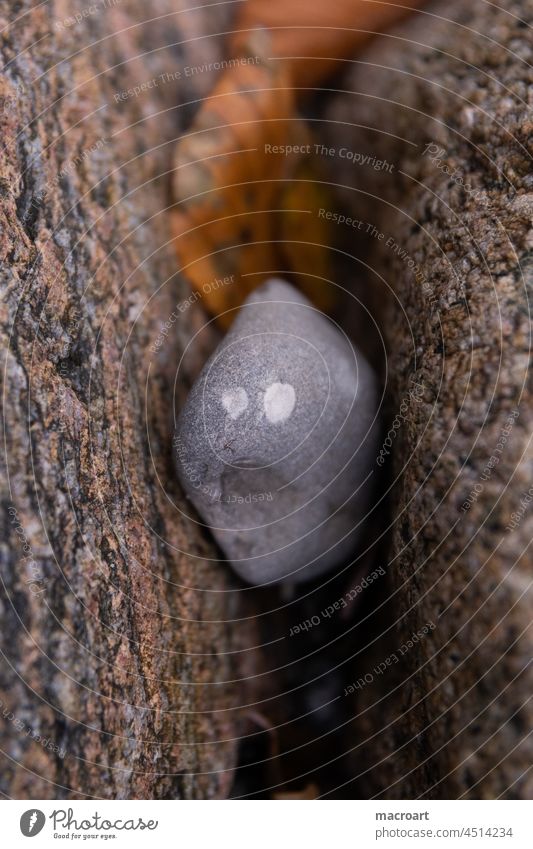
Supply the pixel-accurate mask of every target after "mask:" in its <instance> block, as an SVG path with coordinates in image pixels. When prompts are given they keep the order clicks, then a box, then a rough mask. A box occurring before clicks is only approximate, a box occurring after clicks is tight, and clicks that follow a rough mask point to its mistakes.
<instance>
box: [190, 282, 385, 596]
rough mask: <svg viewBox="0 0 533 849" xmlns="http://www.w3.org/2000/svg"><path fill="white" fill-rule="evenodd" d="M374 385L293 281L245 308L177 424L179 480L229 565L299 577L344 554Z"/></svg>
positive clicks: (353, 534) (359, 520) (368, 485)
mask: <svg viewBox="0 0 533 849" xmlns="http://www.w3.org/2000/svg"><path fill="white" fill-rule="evenodd" d="M377 409H378V386H377V382H376V378H375V376H374V373H373V371H372V370H371V368H370V366H369V365H368V363H367V362H366V360H365V359H364V357H363V356H362V355H361V354H360V353H359V352H358V351H357V350H356V348H355V347H354V346H353V345H352V344H351V343H350V341H349V340H348V339H347V337H346V336H345V335H344V334H343V333H342V332H341V331H340V330H339V329H338V328H337V327H336V326H335V324H334V323H333V322H331V321H330V320H329V319H328V318H326V316H324V315H323V314H322V313H321V312H320V311H318V310H316V309H315V308H314V307H313V306H312V305H311V303H310V302H309V301H308V300H307V299H306V298H305V297H303V296H302V295H301V294H300V293H299V292H297V291H296V290H295V289H294V288H293V287H292V286H290V285H289V284H287V283H285V282H283V281H281V280H278V279H272V280H270V281H268V282H267V283H265V284H264V285H263V286H261V288H259V289H258V290H256V291H255V292H254V293H253V294H252V295H251V296H250V297H249V298H248V299H247V301H246V302H245V303H244V305H243V306H242V308H241V310H240V312H239V315H238V317H237V319H236V321H235V323H234V325H233V326H232V328H231V329H230V331H229V333H228V334H227V336H226V337H225V339H224V340H223V341H222V342H221V344H220V345H219V347H218V348H217V350H216V351H215V353H214V354H213V355H212V357H211V358H210V359H209V361H208V362H207V364H206V365H205V367H204V369H203V371H202V373H201V374H200V377H199V378H198V380H197V382H196V383H195V385H194V386H193V388H192V390H191V393H190V395H189V397H188V399H187V402H186V404H185V407H184V409H183V410H182V412H181V414H180V417H179V419H178V423H177V428H176V433H175V436H174V450H175V458H176V464H177V470H178V474H179V478H180V481H181V483H182V485H183V487H184V489H185V491H186V493H187V495H188V496H189V498H190V499H191V501H192V502H193V504H194V506H195V507H196V509H197V510H198V512H199V513H200V515H201V516H202V518H203V520H204V521H205V523H206V524H207V525H208V526H209V528H210V529H211V531H212V533H213V535H214V537H215V538H216V540H217V542H218V544H219V546H220V548H221V549H222V551H223V552H224V554H225V556H226V558H227V559H228V560H229V561H230V562H231V564H232V566H233V568H234V569H235V570H236V572H237V573H238V574H239V575H240V576H241V577H242V578H244V579H245V580H246V581H248V582H249V583H252V584H268V583H274V582H278V581H285V582H289V583H297V582H300V581H304V580H308V579H310V578H314V577H316V576H317V575H320V574H321V573H324V572H326V571H327V570H330V569H333V568H334V567H335V566H338V565H339V564H343V563H345V562H346V561H347V558H349V557H350V556H351V555H352V554H353V552H354V549H355V546H356V544H357V540H358V538H359V535H360V531H361V528H362V524H363V522H364V517H365V512H366V509H367V507H368V504H369V499H370V497H371V492H372V484H373V478H374V477H375V472H374V471H373V470H374V469H375V468H376V465H375V456H376V442H377V434H378V426H377V421H376V416H377V412H376V411H377Z"/></svg>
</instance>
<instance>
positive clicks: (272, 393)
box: [263, 383, 296, 424]
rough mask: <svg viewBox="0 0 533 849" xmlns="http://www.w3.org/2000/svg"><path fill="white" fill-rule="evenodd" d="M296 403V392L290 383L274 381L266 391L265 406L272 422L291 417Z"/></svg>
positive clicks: (282, 420) (275, 422) (267, 415)
mask: <svg viewBox="0 0 533 849" xmlns="http://www.w3.org/2000/svg"><path fill="white" fill-rule="evenodd" d="M295 404H296V392H295V391H294V387H293V386H291V384H290V383H272V384H271V385H270V386H269V387H268V389H267V390H266V392H265V397H264V399H263V406H264V408H265V413H266V417H267V419H268V420H269V422H272V424H279V422H284V421H285V420H286V419H288V418H289V416H290V415H291V413H292V411H293V410H294V405H295Z"/></svg>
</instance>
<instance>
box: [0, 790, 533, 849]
mask: <svg viewBox="0 0 533 849" xmlns="http://www.w3.org/2000/svg"><path fill="white" fill-rule="evenodd" d="M205 806H209V807H207V808H206V807H205ZM202 808H203V810H202ZM268 808H270V810H268ZM532 815H533V808H532V803H531V802H513V801H498V802H491V801H489V802H481V801H479V802H477V801H473V802H469V801H459V802H452V801H443V802H375V801H322V802H320V801H299V802H298V804H297V803H296V802H294V801H293V802H290V803H287V802H281V801H278V802H262V801H225V802H224V801H220V802H219V801H216V802H210V801H198V802H194V801H164V802H161V801H158V802H154V801H97V800H94V801H86V800H84V801H79V802H78V801H75V802H62V801H60V802H54V801H48V800H47V801H35V802H33V803H31V804H30V803H29V802H19V801H9V802H7V801H6V802H5V803H4V807H3V823H4V825H3V828H2V837H1V842H2V846H5V847H6V849H12V847H14V846H26V847H27V846H28V845H32V846H34V847H35V849H37V847H44V846H60V845H62V844H66V843H67V841H69V844H68V845H71V844H72V843H77V844H79V845H81V844H83V845H87V844H91V845H97V846H102V845H103V844H105V845H108V846H109V845H111V846H117V847H119V846H122V847H130V846H132V847H136V846H152V845H157V846H161V847H166V846H176V845H181V846H185V847H187V849H192V847H199V849H210V847H213V849H226V847H228V849H241V847H242V849H250V847H251V849H273V847H275V849H287V847H290V846H294V847H298V849H299V847H304V849H324V847H325V846H332V845H335V844H336V845H338V846H340V847H343V849H348V847H354V849H366V847H368V846H371V845H376V846H382V847H384V849H385V847H393V846H396V847H401V846H407V847H409V849H415V847H419V849H426V847H428V849H429V847H433V849H437V847H442V849H446V847H451V846H458V847H470V846H472V847H476V846H479V847H483V846H492V847H501V848H502V849H504V847H516V849H518V848H519V847H520V849H525V847H527V849H531V846H532V845H533V837H532V827H531V818H532ZM32 839H35V843H33V844H29V842H28V841H30V840H32Z"/></svg>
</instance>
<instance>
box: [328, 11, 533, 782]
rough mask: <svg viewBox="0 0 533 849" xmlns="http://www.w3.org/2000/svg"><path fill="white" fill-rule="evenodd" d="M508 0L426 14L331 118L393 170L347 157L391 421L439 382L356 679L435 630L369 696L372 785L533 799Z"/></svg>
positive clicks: (364, 753) (410, 456)
mask: <svg viewBox="0 0 533 849" xmlns="http://www.w3.org/2000/svg"><path fill="white" fill-rule="evenodd" d="M505 6H506V8H505V9H499V8H498V7H497V6H495V5H492V4H486V3H468V4H465V3H462V2H452V3H445V4H442V5H435V6H428V7H427V8H426V11H425V13H423V14H421V15H420V17H419V18H418V19H417V21H416V22H414V21H413V22H411V23H410V24H409V25H408V26H404V27H403V28H402V29H401V30H397V31H395V32H394V33H392V34H391V35H390V36H386V37H384V39H382V40H381V41H380V43H379V44H377V45H375V46H374V47H373V48H372V50H371V51H370V52H369V53H368V54H367V55H366V56H364V57H362V59H363V61H362V63H358V64H355V65H354V66H353V67H352V68H351V69H350V71H349V73H348V74H347V75H346V77H345V79H343V80H342V81H341V83H340V86H339V87H340V88H343V89H345V90H347V91H349V92H352V94H346V93H345V94H342V95H339V96H337V97H336V100H335V101H334V102H333V103H332V104H331V105H330V108H329V110H328V111H327V117H328V118H329V119H330V120H334V121H336V122H341V124H338V123H336V124H331V125H329V128H328V130H327V133H326V135H327V137H328V143H329V144H331V145H334V146H335V147H336V148H337V149H338V148H340V147H341V146H342V145H347V146H348V147H349V148H350V149H352V150H354V151H357V152H359V153H361V154H372V155H373V156H376V157H377V159H380V160H383V159H386V160H387V161H388V163H389V164H392V166H393V167H392V169H388V170H387V168H386V166H383V167H381V168H380V169H376V167H374V168H372V167H370V166H364V165H355V166H354V165H352V164H351V163H350V162H349V161H347V160H345V159H344V160H341V159H340V158H335V160H334V161H333V160H332V161H331V166H332V175H333V179H334V181H335V182H337V183H339V184H343V185H344V186H346V187H347V188H346V189H345V190H344V192H343V198H344V202H345V204H346V207H347V210H349V212H350V214H351V215H353V216H355V217H357V218H359V219H361V220H363V221H365V222H369V223H370V224H371V225H373V226H375V227H376V228H377V231H379V232H380V233H384V237H383V238H380V237H379V235H376V233H373V231H370V232H368V233H367V232H366V228H362V229H360V230H357V231H354V230H351V232H352V233H354V232H355V238H354V237H353V236H352V238H351V243H350V248H349V249H350V251H351V252H352V253H356V254H357V255H358V256H359V257H360V258H362V259H363V260H364V261H366V262H367V263H368V264H369V266H370V268H369V270H368V271H367V272H366V273H363V277H362V279H361V282H360V288H359V291H360V292H361V293H362V296H363V297H367V296H368V297H367V300H368V302H369V303H370V304H371V305H372V306H373V309H374V311H375V314H376V315H379V316H380V321H381V325H382V327H383V328H384V331H385V335H386V339H387V344H388V352H389V353H388V378H387V382H388V387H389V390H390V396H391V402H390V416H391V420H392V419H393V418H394V416H395V414H396V413H397V412H398V410H399V407H400V404H401V402H402V400H403V399H404V398H405V397H409V389H410V385H411V384H412V382H413V381H414V382H416V383H417V384H421V385H422V386H423V387H424V391H423V394H422V400H421V401H420V403H418V402H417V403H413V402H410V403H409V404H408V410H407V412H406V413H405V421H403V422H402V423H401V425H400V427H399V428H398V429H397V430H396V433H395V438H394V440H393V441H394V461H393V471H392V479H391V484H392V487H393V489H392V492H393V498H392V504H393V510H392V512H393V515H392V522H393V538H392V547H391V553H390V566H389V588H388V593H389V595H390V597H391V607H392V609H393V620H394V621H395V625H394V627H393V628H392V629H391V630H388V631H387V633H386V634H385V635H384V636H383V637H382V638H381V639H380V640H379V641H378V642H377V643H374V644H373V645H372V647H371V648H370V650H369V652H368V653H367V657H366V661H365V662H366V664H367V665H366V666H364V664H361V666H360V669H359V670H358V673H359V675H362V674H364V672H365V671H368V670H370V672H371V673H372V669H374V668H375V666H376V665H377V664H378V663H379V662H380V661H385V660H386V659H387V658H389V657H390V656H391V653H394V652H396V653H398V649H399V647H400V646H402V645H404V644H405V642H406V640H407V639H409V637H410V636H411V635H412V634H413V633H414V632H416V631H418V630H419V629H420V628H421V627H422V626H423V625H424V624H425V623H428V622H431V623H433V624H435V626H436V627H435V629H434V630H430V632H429V634H428V635H427V636H425V637H424V638H423V639H421V640H419V641H418V642H417V643H416V645H414V646H413V647H412V648H411V649H408V650H407V651H406V652H405V653H404V654H403V655H402V656H401V657H400V660H399V661H398V663H396V662H395V661H391V662H390V664H389V668H388V669H387V671H386V672H383V673H377V674H376V673H374V674H373V678H374V683H373V684H370V683H369V684H365V685H363V686H362V688H361V687H359V688H355V694H356V701H355V711H356V720H355V722H354V724H353V728H352V731H351V738H350V740H349V741H347V746H350V745H351V746H354V751H353V755H354V763H355V770H356V772H357V774H358V775H359V780H358V782H357V783H356V785H355V786H356V789H357V792H358V793H359V794H361V795H363V796H369V795H373V794H377V795H378V796H379V795H380V796H382V797H386V798H407V797H413V796H414V797H417V796H423V797H426V798H440V797H452V798H453V797H459V796H464V797H469V798H494V797H498V796H500V795H501V796H503V797H508V798H515V797H521V798H522V797H529V798H530V797H531V795H532V793H533V784H532V777H531V772H530V771H529V770H530V767H531V762H532V758H533V741H532V739H531V737H530V738H529V739H527V735H528V732H529V731H530V728H531V723H532V708H531V702H530V701H529V699H530V696H531V690H532V686H533V682H532V677H531V670H530V669H529V671H528V670H527V667H528V664H529V663H530V659H531V655H532V650H533V636H532V635H531V632H530V631H528V628H529V623H530V621H531V591H530V580H531V570H530V567H529V564H530V553H529V551H528V545H529V541H530V539H531V533H532V530H533V510H532V508H531V505H530V504H529V502H528V498H529V501H531V494H530V495H529V496H527V492H528V490H529V487H530V486H531V477H532V476H531V470H532V453H531V448H530V435H531V431H532V427H533V416H532V404H531V378H530V374H529V373H528V367H529V360H530V329H531V324H530V315H529V309H530V305H529V301H528V295H529V292H530V288H531V283H532V279H533V275H532V267H533V263H532V247H533V232H532V215H533V177H532V159H531V154H532V152H533V151H532V147H533V144H532V139H533V119H532V111H531V105H530V104H531V91H532V88H531V84H532V82H533V78H532V71H531V67H528V64H527V63H531V59H532V50H531V44H532V43H531V34H530V30H529V29H528V28H527V27H526V25H525V24H524V23H523V22H524V21H529V22H530V21H531V20H532V16H533V3H531V2H526V0H521V2H518V1H517V0H516V1H515V2H510V3H507V4H505ZM528 104H529V105H528ZM428 144H432V145H435V147H437V146H438V148H441V149H442V150H441V151H440V153H437V154H435V153H434V150H435V148H431V149H430V150H429V151H428V152H426V153H425V149H426V145H428ZM432 153H433V157H432V156H431V154H432ZM340 229H341V228H337V230H338V231H340ZM390 237H392V238H393V239H394V240H395V242H397V243H398V244H399V246H400V250H399V251H396V250H395V249H394V246H393V245H391V243H389V244H388V245H387V241H388V239H389V238H390ZM401 251H403V252H404V253H403V254H402V253H401ZM411 261H412V262H411ZM410 265H411V267H410ZM379 275H382V278H380V276H379ZM365 293H366V294H365ZM514 411H517V413H515V412H514ZM491 458H493V459H492V460H491ZM521 500H522V501H523V502H524V503H523V504H522V507H521V505H520V502H521ZM513 512H517V513H519V514H520V515H519V518H518V520H517V518H516V517H514V522H513V518H512V514H513ZM509 523H513V524H516V527H514V528H511V529H510V530H507V526H508V524H509ZM389 626H390V623H384V624H383V626H382V627H383V628H384V629H387V628H389ZM395 688H396V689H395ZM381 698H384V699H385V700H384V701H382V702H378V700H379V699H381ZM528 701H529V704H528ZM376 703H377V704H376Z"/></svg>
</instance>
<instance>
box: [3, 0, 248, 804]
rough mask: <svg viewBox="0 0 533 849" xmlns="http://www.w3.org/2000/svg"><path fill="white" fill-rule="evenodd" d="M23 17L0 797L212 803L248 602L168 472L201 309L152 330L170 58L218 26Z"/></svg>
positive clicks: (13, 138)
mask: <svg viewBox="0 0 533 849" xmlns="http://www.w3.org/2000/svg"><path fill="white" fill-rule="evenodd" d="M184 5H187V4H184ZM188 5H189V6H190V4H188ZM33 6H34V4H31V3H26V2H22V3H18V4H16V5H15V6H13V5H12V4H8V3H5V4H4V6H3V14H2V22H1V24H2V30H3V39H4V40H3V42H2V64H5V68H4V71H3V73H2V76H1V77H0V87H1V88H0V98H1V109H0V121H1V142H2V152H1V166H0V167H1V172H0V174H1V176H0V179H1V196H0V217H1V224H0V233H1V236H0V252H1V263H2V265H1V285H2V293H3V303H2V314H1V334H2V350H3V354H2V358H3V362H2V377H3V381H4V388H3V392H4V394H3V400H4V431H3V439H4V440H5V445H4V447H5V451H4V450H2V455H5V456H3V459H4V462H6V461H7V465H6V467H5V469H4V470H3V474H2V478H3V483H2V520H3V531H2V547H1V557H2V576H3V586H2V595H1V613H2V628H1V647H2V653H3V657H2V666H1V669H2V671H1V676H2V677H1V691H0V698H1V700H2V705H1V713H0V738H1V743H0V746H1V748H2V750H3V752H4V754H3V755H2V760H1V768H0V773H1V785H0V786H1V789H2V792H3V793H5V794H7V795H9V796H11V797H17V798H21V797H22V798H24V797H33V798H38V797H59V798H62V797H70V798H76V797H84V796H96V797H104V798H113V797H119V798H124V797H128V798H137V797H148V798H150V797H155V798H161V797H163V798H190V797H202V798H206V797H208V798H209V797H218V796H221V795H226V794H227V792H228V788H229V786H230V781H231V773H232V767H233V764H234V761H235V756H236V742H235V740H236V738H237V737H238V734H239V714H238V712H237V711H236V710H235V709H234V708H235V706H237V705H239V704H241V703H242V702H243V700H244V692H243V687H242V686H240V685H238V684H236V685H230V684H224V682H225V681H238V680H239V679H242V677H243V676H245V675H247V674H248V672H249V668H248V667H247V666H246V667H245V666H244V664H243V663H241V662H240V657H241V655H240V653H239V648H240V647H241V646H242V645H244V644H246V645H248V646H249V645H253V644H255V639H254V636H253V629H252V627H251V626H249V625H248V624H247V621H246V620H244V621H240V622H237V623H235V624H233V625H232V626H231V627H228V625H227V624H226V622H225V620H231V619H233V618H235V617H239V616H241V617H242V616H246V609H245V608H244V605H243V603H242V602H241V601H240V596H239V594H238V593H234V592H232V584H231V579H230V577H229V574H228V572H227V571H226V570H222V569H220V568H219V567H218V566H217V564H216V562H215V561H213V560H210V558H213V556H214V551H213V549H212V548H211V547H210V545H208V543H207V542H206V540H205V537H202V535H201V533H200V532H199V531H198V529H197V526H196V525H194V524H193V523H192V522H190V521H187V520H186V519H185V518H183V517H182V516H181V514H180V505H181V504H182V503H183V502H182V498H183V496H182V495H181V493H180V492H179V490H178V488H177V485H176V484H175V482H174V473H173V471H172V465H171V459H170V436H171V433H172V419H173V396H172V384H173V379H174V373H173V368H174V367H175V363H176V361H177V356H178V354H179V352H180V350H181V348H182V347H183V344H184V342H185V331H184V328H186V327H187V326H189V328H192V327H194V326H195V324H197V323H198V319H197V313H195V311H194V310H191V312H190V315H189V320H188V322H180V323H179V330H175V327H174V325H172V326H171V327H170V329H169V331H168V332H167V335H166V336H164V337H163V339H162V340H161V344H160V345H159V346H158V345H157V338H158V334H159V331H160V325H162V324H163V323H164V322H165V321H166V319H167V317H168V316H169V315H170V314H171V313H172V310H173V309H174V307H175V305H176V302H177V301H179V300H180V299H181V298H183V297H184V295H185V288H184V286H183V283H182V282H180V281H178V280H173V279H172V275H173V274H174V272H175V259H174V254H173V251H172V249H171V247H170V246H169V244H168V232H167V226H166V225H167V218H166V215H165V208H166V206H167V204H168V200H169V199H168V195H167V192H168V182H169V180H168V176H166V175H165V172H166V171H168V168H169V167H170V163H171V161H172V159H171V150H172V144H171V142H172V140H173V139H175V138H176V137H177V136H178V135H179V133H180V132H181V131H182V129H183V127H184V122H185V121H186V119H188V118H190V114H191V109H192V108H194V107H193V106H188V107H187V106H185V107H183V108H182V107H180V108H175V107H176V104H182V103H186V102H190V101H193V100H195V99H197V98H198V97H199V96H201V95H202V93H204V92H205V91H206V90H208V89H209V88H210V86H211V85H212V84H213V79H214V75H213V74H210V73H203V74H199V75H196V76H194V77H187V76H186V75H185V74H184V68H185V66H187V65H193V64H194V65H198V64H202V63H203V62H206V61H213V60H216V59H217V58H219V55H220V54H219V50H220V38H217V39H213V38H209V37H208V35H209V33H210V32H212V31H214V32H217V31H219V30H220V29H221V28H222V29H223V22H222V21H221V15H220V13H219V12H217V11H216V9H215V10H214V9H212V8H211V9H209V10H208V12H198V13H191V12H188V13H187V15H186V16H184V15H183V14H181V13H180V6H181V4H180V3H174V2H172V3H171V2H167V0H161V2H156V3H151V4H150V6H149V8H148V7H147V6H146V5H145V4H143V3H141V2H128V3H120V4H118V3H117V4H115V5H114V4H113V2H111V0H110V2H109V3H108V4H101V5H94V4H93V6H91V9H96V11H93V12H90V13H88V15H87V16H86V17H83V19H82V20H81V21H80V22H79V23H76V21H73V20H72V18H70V19H69V16H72V15H73V14H74V12H75V11H76V9H75V8H74V7H73V6H72V4H70V3H68V4H67V3H60V4H58V3H52V4H41V5H39V6H35V8H33ZM78 7H79V8H80V9H82V8H86V7H87V8H88V4H84V3H79V4H78ZM224 14H227V13H224ZM156 16H164V17H160V18H159V19H155V18H156ZM152 18H153V19H154V20H151V19H152ZM4 27H5V29H4ZM199 35H205V36H207V37H205V38H203V39H202V40H200V41H198V40H192V41H191V40H190V39H195V38H196V37H197V36H199ZM187 39H189V41H188V42H187V43H184V41H186V40H187ZM176 71H180V72H181V75H180V79H175V78H174V77H172V78H168V79H166V78H165V80H164V81H161V80H160V81H159V85H158V86H156V87H153V86H152V88H151V89H150V90H145V91H143V92H141V93H140V94H139V95H138V96H134V95H128V96H127V97H126V99H124V100H119V99H117V98H116V97H115V94H117V93H119V92H121V91H123V90H126V89H128V88H130V87H132V86H134V85H139V84H141V83H143V82H144V81H147V80H150V79H152V78H154V77H158V76H159V75H160V74H164V73H167V74H169V75H175V74H176ZM165 110H167V111H165ZM169 142H170V143H169ZM177 332H179V333H181V337H180V338H179V339H177V338H176V335H175V333H177ZM154 352H157V353H154ZM166 363H170V365H171V370H170V372H167V371H165V368H166V365H165V364H166ZM180 380H181V384H182V385H186V383H185V382H184V381H185V378H183V377H181V378H180ZM10 508H11V510H10ZM14 511H17V512H16V513H15V512H14ZM245 657H246V658H247V659H248V660H247V662H248V663H251V662H252V658H253V652H247V653H246V655H245ZM37 735H39V738H37ZM41 738H42V739H41ZM224 741H226V742H224ZM227 741H229V742H227ZM54 747H55V748H56V751H55V752H54V751H52V750H53V748H54ZM51 749H52V750H51ZM57 749H59V750H60V751H59V752H58V751H57ZM63 754H64V757H62V755H63Z"/></svg>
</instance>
